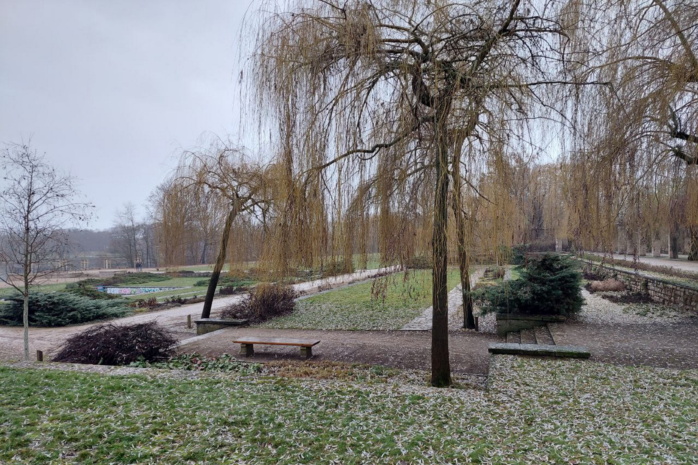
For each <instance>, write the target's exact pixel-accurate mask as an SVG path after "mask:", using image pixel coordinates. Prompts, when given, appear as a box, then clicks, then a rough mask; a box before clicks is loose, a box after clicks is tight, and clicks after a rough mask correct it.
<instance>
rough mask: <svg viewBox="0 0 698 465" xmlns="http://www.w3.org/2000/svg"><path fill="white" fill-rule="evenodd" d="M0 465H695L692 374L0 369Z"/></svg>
mask: <svg viewBox="0 0 698 465" xmlns="http://www.w3.org/2000/svg"><path fill="white" fill-rule="evenodd" d="M0 392H1V393H2V394H1V395H0V406H1V407H2V408H0V425H2V426H3V427H2V428H0V462H3V463H7V462H11V461H13V462H16V463H33V464H34V463H37V464H39V463H62V464H69V463H83V464H97V463H249V464H290V463H294V464H295V463H342V464H359V463H373V464H383V463H391V464H395V463H433V464H441V463H468V462H474V463H493V464H509V463H517V464H539V463H580V464H581V463H628V464H644V463H672V464H673V463H678V464H688V463H693V460H694V459H695V457H696V454H697V453H698V450H697V446H696V442H695V437H696V435H698V425H697V424H696V422H695V418H696V417H697V416H698V407H697V406H696V404H695V402H694V399H695V398H696V396H697V395H698V372H696V371H695V370H692V371H673V370H661V369H652V368H631V367H617V366H610V365H604V364H599V363H593V362H589V361H560V360H534V359H523V358H516V357H512V356H498V357H495V361H494V363H493V367H492V371H491V380H490V390H489V391H487V392H483V391H478V390H453V389H441V390H439V389H431V388H421V387H416V386H404V385H395V384H390V383H385V384H381V383H378V384H356V383H344V382H337V381H329V382H319V381H317V380H294V379H286V378H283V379H282V378H277V377H264V376H255V377H235V376H234V375H232V376H231V375H216V376H201V377H198V378H195V379H189V378H187V377H184V379H183V377H181V376H179V377H173V376H170V375H168V376H162V375H160V376H157V375H148V376H105V375H98V374H86V373H75V372H58V371H49V370H31V369H25V370H18V369H9V368H1V367H0Z"/></svg>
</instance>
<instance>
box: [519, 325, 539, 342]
mask: <svg viewBox="0 0 698 465" xmlns="http://www.w3.org/2000/svg"><path fill="white" fill-rule="evenodd" d="M537 343H538V341H536V333H535V331H534V330H533V328H531V329H522V330H521V344H537Z"/></svg>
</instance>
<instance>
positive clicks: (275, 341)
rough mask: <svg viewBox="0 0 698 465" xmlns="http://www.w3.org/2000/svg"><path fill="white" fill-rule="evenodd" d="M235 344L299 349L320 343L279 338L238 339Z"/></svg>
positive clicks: (250, 337)
mask: <svg viewBox="0 0 698 465" xmlns="http://www.w3.org/2000/svg"><path fill="white" fill-rule="evenodd" d="M233 343H235V344H266V345H277V346H299V347H313V346H314V345H317V344H319V343H320V341H316V340H312V339H289V338H279V337H253V336H249V337H243V338H238V339H235V340H234V341H233Z"/></svg>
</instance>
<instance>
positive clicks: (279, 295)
mask: <svg viewBox="0 0 698 465" xmlns="http://www.w3.org/2000/svg"><path fill="white" fill-rule="evenodd" d="M297 297H298V293H297V292H296V291H295V290H294V289H293V288H292V287H290V286H284V285H280V284H270V283H263V284H260V285H258V286H257V287H255V288H254V289H253V290H252V291H251V292H250V294H249V295H248V296H247V297H246V298H245V299H244V300H243V301H242V302H239V303H236V304H233V305H230V306H229V307H227V308H226V309H224V310H223V311H222V312H221V317H222V318H232V319H246V320H250V321H251V322H254V323H259V322H262V321H266V320H269V319H271V318H274V317H277V316H281V315H286V314H288V313H291V312H292V311H293V309H294V308H295V306H296V302H295V299H296V298H297Z"/></svg>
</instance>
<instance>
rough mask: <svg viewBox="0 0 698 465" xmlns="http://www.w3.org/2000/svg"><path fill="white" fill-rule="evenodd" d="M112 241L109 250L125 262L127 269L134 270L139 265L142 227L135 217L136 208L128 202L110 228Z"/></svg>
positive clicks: (141, 251)
mask: <svg viewBox="0 0 698 465" xmlns="http://www.w3.org/2000/svg"><path fill="white" fill-rule="evenodd" d="M111 231H112V241H111V246H110V248H111V249H112V251H113V252H114V253H116V254H118V255H119V256H120V257H121V258H122V259H124V261H125V262H126V266H128V267H129V268H135V267H136V263H141V262H139V260H142V253H143V250H142V247H141V239H142V236H143V225H142V224H141V223H140V222H139V221H138V218H137V216H136V206H135V205H134V204H133V203H131V202H128V203H126V204H124V207H123V208H122V209H121V210H119V211H118V212H117V214H116V220H115V222H114V227H113V228H112V230H111Z"/></svg>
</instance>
